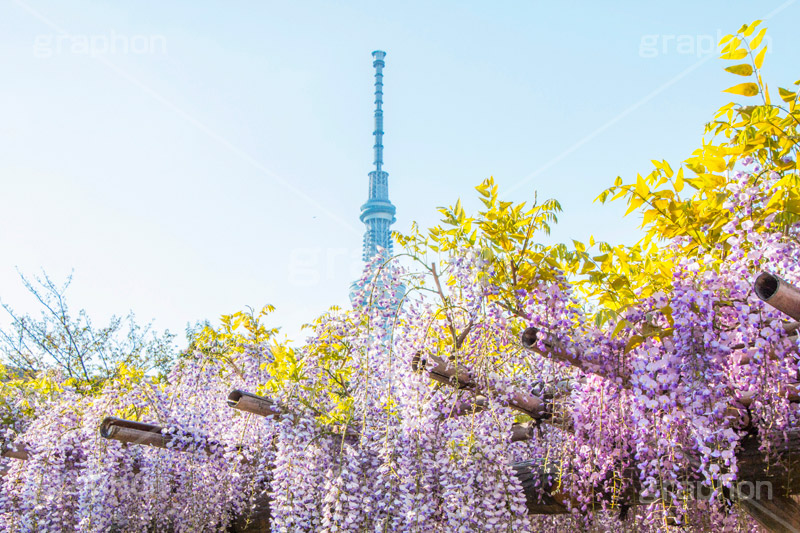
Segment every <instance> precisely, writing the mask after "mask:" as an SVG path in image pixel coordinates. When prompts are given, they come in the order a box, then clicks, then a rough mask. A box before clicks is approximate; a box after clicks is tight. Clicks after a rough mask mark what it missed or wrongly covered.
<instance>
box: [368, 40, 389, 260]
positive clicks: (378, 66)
mask: <svg viewBox="0 0 800 533" xmlns="http://www.w3.org/2000/svg"><path fill="white" fill-rule="evenodd" d="M372 57H373V61H372V66H373V67H375V130H374V131H373V132H372V134H373V135H374V136H375V145H374V149H375V160H374V165H375V170H373V171H372V172H370V173H369V196H368V199H367V202H366V203H365V204H364V205H362V206H361V216H360V217H359V218H360V219H361V221H362V222H363V223H364V225H365V226H366V231H365V232H364V255H363V258H364V261H369V260H370V259H371V258H372V257H374V256H375V254H377V253H378V247H381V248H383V249H384V250H385V251H386V252H387V253H389V254H391V253H392V234H391V230H390V226H391V225H392V224H393V223H394V222H395V220H396V219H395V212H396V209H395V206H394V205H393V204H392V202H391V201H389V173H388V172H386V171H384V170H383V68H384V67H385V66H386V63H385V62H384V58H385V57H386V52H384V51H383V50H375V51H374V52H372Z"/></svg>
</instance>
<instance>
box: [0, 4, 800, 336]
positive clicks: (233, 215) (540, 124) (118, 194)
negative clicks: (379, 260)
mask: <svg viewBox="0 0 800 533" xmlns="http://www.w3.org/2000/svg"><path fill="white" fill-rule="evenodd" d="M798 15H800V2H795V0H789V1H774V0H765V1H762V2H752V1H748V2H743V1H731V0H726V1H710V2H688V1H670V2H642V1H630V2H595V1H585V2H552V1H551V2H537V1H525V2H523V1H517V2H511V1H509V2H467V1H463V0H460V1H452V2H435V3H434V2H422V1H421V2H413V1H412V2H402V3H401V2H396V3H383V2H376V1H370V2H322V1H319V2H308V1H295V2H271V1H270V2H256V1H251V2H222V1H219V2H206V1H199V0H195V1H191V2H190V1H172V2H163V1H143V0H137V1H121V2H119V1H116V2H112V1H106V2H97V1H92V2H89V1H80V0H74V1H70V2H63V1H55V0H50V1H45V0H0V68H2V70H3V73H2V77H1V78H0V79H2V81H0V298H2V300H3V301H4V302H7V303H9V304H11V305H12V306H14V307H17V308H20V309H22V310H27V309H30V308H32V307H33V306H32V302H31V301H30V298H29V297H28V296H27V295H26V293H25V292H24V290H23V289H22V287H21V284H20V282H19V279H18V276H17V273H16V268H19V269H20V270H21V271H22V272H23V273H26V274H35V273H37V272H39V271H40V270H41V269H44V270H46V271H47V272H48V273H49V274H50V275H51V277H53V278H55V279H56V280H61V279H64V277H65V276H66V275H67V274H68V273H69V272H70V271H71V270H72V269H74V271H75V276H74V282H73V285H72V287H71V289H70V292H69V294H70V300H71V304H72V305H73V306H74V307H75V308H76V309H77V308H81V307H83V308H86V309H87V311H88V312H89V313H90V315H92V316H96V317H98V319H99V320H102V319H103V318H104V317H107V316H108V315H109V314H111V313H117V314H125V313H126V312H127V311H128V310H133V311H134V312H135V313H136V315H137V317H138V318H139V319H140V320H141V321H143V322H145V321H147V320H150V319H154V321H155V326H156V327H157V328H160V329H165V328H169V329H170V330H172V331H174V332H178V333H181V332H182V331H183V329H184V328H185V326H186V325H187V323H194V322H196V321H198V320H204V319H210V320H212V321H215V320H216V319H217V317H218V316H219V315H221V314H223V313H230V312H234V311H236V310H239V309H242V308H243V307H245V306H247V305H250V306H254V307H260V306H262V305H264V304H266V303H272V304H274V305H276V306H277V307H278V311H277V313H276V315H275V319H274V322H273V324H274V325H280V326H283V327H284V332H285V333H287V334H289V336H290V337H291V338H294V339H298V338H299V333H298V332H299V326H300V324H302V323H303V322H306V321H309V320H311V319H312V318H313V317H314V316H316V315H318V314H319V313H320V312H322V311H324V310H325V309H326V308H327V307H328V306H329V305H332V304H339V305H346V304H347V301H348V300H347V292H348V287H349V284H350V282H351V281H352V280H353V279H355V278H356V277H357V276H358V274H359V269H360V266H361V261H360V254H361V237H362V233H363V226H362V225H361V223H360V222H359V220H358V215H359V206H360V205H361V204H362V203H363V202H364V201H365V200H366V198H367V173H368V172H369V171H370V170H371V162H372V144H373V141H372V136H371V135H372V129H373V127H372V111H373V103H372V102H373V98H372V91H373V86H372V83H373V77H372V76H373V68H372V58H371V55H370V53H371V52H372V51H373V50H375V49H382V50H385V51H386V52H387V57H386V68H385V70H384V74H385V78H384V82H385V86H384V102H385V105H384V109H385V131H386V135H385V138H384V144H385V154H384V158H385V163H386V167H385V168H386V170H388V172H389V187H390V197H391V199H392V201H393V202H394V204H395V205H396V206H397V210H398V215H397V224H396V225H395V226H394V229H397V230H399V231H405V230H407V229H408V228H409V226H410V224H411V222H412V221H414V220H416V221H418V222H419V223H420V224H421V225H423V226H429V225H431V224H433V223H435V222H436V221H437V220H438V217H437V212H436V207H437V206H442V205H449V204H452V203H454V202H455V200H456V199H458V198H461V199H462V200H463V201H464V203H465V206H466V207H467V209H468V210H469V209H472V208H477V206H478V202H477V201H476V199H475V194H474V191H473V187H474V186H476V185H478V184H479V183H480V182H481V180H483V179H484V178H486V177H489V176H494V177H495V179H496V180H497V181H498V182H499V184H500V186H501V190H503V191H504V194H505V196H506V198H507V199H510V200H515V201H523V200H530V199H531V198H532V197H533V193H534V190H537V191H538V194H539V197H540V198H549V197H556V198H558V199H559V200H560V201H561V202H562V205H563V207H564V213H563V214H562V216H561V223H560V224H559V226H558V228H557V230H556V232H555V234H554V236H553V238H554V239H557V240H562V241H567V242H569V241H568V239H570V238H573V237H574V238H578V239H587V238H588V236H589V234H594V236H595V238H597V239H603V240H608V241H612V242H632V241H634V240H635V239H636V236H637V233H636V231H637V230H636V227H637V221H636V220H635V219H632V218H631V219H625V220H623V219H622V218H621V214H622V212H623V211H624V209H622V208H621V206H620V207H617V206H600V205H599V204H592V200H593V199H594V198H595V197H596V196H597V194H598V193H599V192H600V191H601V190H602V189H604V188H605V187H607V186H609V185H610V184H611V182H612V181H613V180H614V178H615V177H616V176H617V175H622V176H623V177H624V178H626V179H630V178H631V177H632V176H635V174H636V172H643V173H644V172H648V171H649V170H650V163H649V161H650V159H654V158H658V159H662V158H664V159H667V160H669V161H671V162H672V163H673V166H674V167H675V166H677V163H678V162H679V161H680V160H682V159H684V158H685V157H686V156H688V155H689V153H690V152H691V150H693V149H694V148H695V147H696V146H698V145H699V142H700V135H701V134H702V128H703V124H704V123H705V122H706V121H708V120H709V119H711V117H712V114H713V111H714V110H715V109H716V108H717V107H719V106H720V105H722V104H724V103H726V102H728V101H729V98H728V95H725V94H722V93H721V92H720V91H721V90H722V89H724V88H726V87H728V86H730V85H734V84H735V83H739V81H740V80H739V79H736V78H735V76H732V75H730V74H727V73H725V72H723V70H722V69H723V67H724V66H726V64H724V62H722V61H720V60H718V59H716V57H717V55H716V53H715V52H714V51H713V48H714V44H715V43H716V41H717V40H718V39H719V37H720V36H722V35H724V34H726V33H729V32H734V31H735V30H736V29H737V28H738V27H739V26H740V25H741V24H743V23H747V22H750V21H752V20H753V19H756V18H767V17H769V18H768V20H766V23H765V24H766V26H768V27H769V30H768V35H769V36H770V39H771V46H772V48H771V49H772V51H771V52H770V53H769V54H768V55H767V59H766V65H765V69H764V72H765V77H766V81H768V82H772V84H773V87H775V90H773V94H777V90H776V89H777V85H782V86H789V85H790V84H791V83H792V82H793V81H794V80H795V79H797V78H798V77H800V64H799V63H800V62H799V61H798V57H800V56H799V55H798V53H797V52H798V50H800V34H798V32H797V31H796V21H797V19H798ZM5 323H6V322H5V318H2V319H0V324H5Z"/></svg>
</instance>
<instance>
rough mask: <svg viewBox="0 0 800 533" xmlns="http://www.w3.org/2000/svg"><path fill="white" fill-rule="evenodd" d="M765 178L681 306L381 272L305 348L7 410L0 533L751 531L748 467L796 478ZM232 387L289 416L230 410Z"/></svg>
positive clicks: (742, 197)
mask: <svg viewBox="0 0 800 533" xmlns="http://www.w3.org/2000/svg"><path fill="white" fill-rule="evenodd" d="M764 179H765V180H766V181H765V182H762V184H761V185H760V186H759V187H753V186H752V185H751V184H752V179H751V174H748V173H738V174H736V176H735V177H734V179H732V180H731V182H730V185H729V191H728V192H729V201H728V203H727V204H726V208H728V209H729V210H730V212H731V213H732V216H733V218H732V219H731V221H730V223H729V224H728V225H727V226H726V227H725V228H724V231H725V233H726V235H727V237H726V238H727V241H726V243H719V244H718V246H717V248H714V249H711V250H709V251H708V253H707V254H706V255H701V256H698V257H686V256H684V255H682V254H681V253H680V252H679V250H680V248H679V245H680V244H681V243H680V242H673V243H667V244H666V245H665V247H664V250H666V251H669V250H670V249H673V250H674V254H672V256H671V257H672V259H673V262H674V268H673V280H672V287H671V290H669V291H665V292H660V293H657V294H655V295H654V296H651V297H648V298H643V299H641V301H640V302H639V303H638V305H636V306H633V307H630V308H628V309H626V310H624V311H622V312H621V313H620V315H619V318H618V319H617V321H615V322H612V323H610V324H606V325H603V326H597V325H596V324H595V322H594V321H593V320H591V316H590V311H591V302H586V301H582V300H581V298H580V296H579V293H578V291H577V290H575V289H573V288H572V287H570V285H569V282H568V280H567V279H566V278H564V277H558V276H556V277H555V281H552V279H553V278H552V277H551V281H542V282H541V283H532V285H531V287H529V288H528V289H526V290H520V291H517V293H516V295H515V296H516V297H517V299H518V301H519V302H521V305H522V309H523V310H522V312H511V311H509V310H508V308H507V307H506V306H503V305H501V303H500V302H499V300H498V298H497V294H498V287H496V286H493V285H491V284H487V282H486V280H487V279H488V278H489V277H490V276H491V274H492V272H491V268H492V267H491V264H490V262H488V261H487V260H486V259H484V258H483V256H482V254H480V253H479V251H476V250H473V249H464V250H458V251H455V252H453V253H451V254H450V255H449V256H447V257H443V258H440V259H438V260H437V261H436V262H435V265H434V267H432V268H431V267H430V265H427V264H425V265H424V268H421V269H415V267H414V264H412V265H408V266H405V267H404V266H401V265H400V264H398V262H397V261H396V260H392V259H391V258H387V257H385V256H383V255H378V256H377V257H376V258H375V259H374V260H373V262H372V263H371V264H370V265H369V266H368V268H367V269H366V270H365V274H364V276H363V278H362V279H361V280H360V282H359V283H358V284H357V289H356V290H355V292H354V298H355V300H354V301H355V305H354V309H353V310H352V311H349V312H332V313H330V314H329V315H326V316H325V317H323V318H321V319H320V320H318V321H317V322H316V323H315V325H314V327H313V331H312V333H311V336H310V337H309V339H308V340H307V342H306V344H305V345H304V346H303V347H300V348H296V349H291V348H287V347H284V346H278V345H276V344H274V343H272V344H270V343H266V344H260V345H252V344H251V345H246V346H240V347H238V348H237V349H236V350H227V351H226V349H224V347H222V346H217V347H214V348H213V349H208V347H206V349H202V350H199V351H197V352H195V353H193V354H190V355H187V356H185V357H183V358H182V359H181V360H180V362H179V363H178V364H177V366H176V367H175V368H174V370H173V371H172V373H171V374H170V375H169V376H168V378H167V379H166V380H165V381H159V382H154V381H151V380H148V379H147V378H146V377H142V378H141V379H139V380H129V381H115V382H109V383H108V384H107V385H106V386H105V388H104V389H103V390H102V392H101V393H99V394H98V395H96V396H82V395H78V394H77V393H73V392H69V391H66V390H65V391H64V392H62V393H61V394H59V395H42V397H41V398H40V399H39V400H36V401H38V402H39V404H37V405H36V406H35V408H34V409H33V410H32V411H31V412H32V413H33V414H32V415H28V419H26V420H24V421H20V420H18V419H20V418H21V417H23V415H22V414H20V413H22V412H23V411H22V410H19V409H18V410H16V411H14V412H13V413H9V416H11V417H12V418H15V420H16V421H15V422H14V424H15V425H14V428H17V429H15V430H9V431H6V433H5V434H4V435H5V437H4V439H5V444H6V446H5V447H6V448H8V447H10V446H11V445H12V444H13V445H16V446H17V447H24V448H25V450H26V451H27V455H28V457H27V459H26V460H24V461H21V460H18V459H11V458H6V459H3V466H5V467H7V468H8V470H7V471H6V472H5V474H4V476H3V479H2V483H3V490H2V492H1V493H0V528H2V529H3V530H5V531H63V530H65V529H70V530H76V531H109V530H118V531H154V530H155V531H167V530H170V531H173V530H174V531H225V530H233V529H234V528H235V530H236V531H248V527H249V528H251V529H249V530H250V531H255V530H257V529H252V528H254V527H256V526H255V525H254V524H255V522H254V521H253V520H249V519H248V517H252V516H255V515H257V514H258V511H259V510H263V508H265V507H269V511H270V527H271V530H272V531H280V532H301V531H325V532H333V531H354V532H355V531H418V532H430V531H442V532H444V531H465V532H467V531H475V532H495V531H496V532H510V531H514V532H515V533H516V532H522V531H552V532H556V531H567V530H577V529H580V528H586V529H587V530H597V531H605V530H610V529H612V528H613V529H615V530H619V531H626V530H628V531H657V530H662V529H663V528H664V527H666V525H668V524H674V525H681V526H683V527H685V528H687V529H690V530H697V531H706V530H730V531H751V530H755V523H754V522H753V521H752V520H751V519H750V518H748V517H747V515H746V514H744V513H743V512H741V507H740V506H739V505H738V504H737V503H736V498H735V497H732V496H731V494H732V490H733V489H734V488H735V487H736V485H737V482H738V480H739V466H740V465H739V461H738V459H737V450H738V449H739V447H740V445H741V440H742V438H743V437H744V436H745V435H759V436H760V437H761V440H760V446H761V453H762V454H763V457H764V460H765V461H769V462H770V464H772V465H773V467H774V468H776V469H778V468H781V461H782V457H781V454H780V453H778V452H777V451H776V450H777V449H779V448H780V443H781V439H782V438H783V435H785V434H786V432H788V431H789V430H791V429H792V428H794V427H795V425H796V422H797V407H796V405H797V404H796V403H794V402H793V399H794V398H793V396H792V394H791V393H790V392H789V391H791V390H792V389H791V387H792V385H793V384H794V383H795V382H797V380H798V379H797V378H798V376H797V360H798V355H797V354H798V346H799V345H800V344H799V343H798V339H797V337H796V336H794V337H791V336H789V335H787V332H786V328H785V327H784V325H785V324H786V320H787V317H786V316H784V315H783V314H782V313H781V312H779V311H777V310H775V309H773V308H771V307H769V306H766V305H765V304H764V303H763V302H762V301H761V300H760V299H759V298H758V296H757V295H756V294H754V292H753V288H752V287H753V280H754V278H755V276H756V275H757V274H758V273H759V272H761V271H763V270H769V271H770V272H772V273H774V274H776V275H777V276H779V277H781V278H782V279H784V280H786V281H787V282H789V283H792V284H795V285H800V241H798V235H799V234H800V229H798V228H791V229H790V230H789V231H788V232H772V231H770V229H769V227H768V224H769V222H770V221H769V220H767V221H765V224H766V226H763V227H756V226H755V225H754V224H753V222H752V221H751V217H750V215H751V214H752V213H753V210H757V209H759V208H760V206H763V205H764V204H765V203H766V202H768V201H769V198H768V187H769V180H774V179H777V178H776V177H775V176H766V177H765V178H764ZM531 327H535V328H537V331H539V332H542V334H541V335H540V336H539V337H537V339H536V340H535V343H534V346H533V347H532V349H523V346H522V344H521V343H520V335H521V333H522V332H523V331H524V330H526V328H531ZM278 350H282V351H284V352H285V351H286V350H290V351H291V352H292V353H293V354H294V360H296V363H292V364H293V365H294V366H291V370H290V371H289V370H285V368H289V367H287V366H285V365H284V366H281V365H280V364H278V363H280V362H281V361H282V359H280V358H276V357H274V356H273V352H275V353H277V351H278ZM542 354H544V355H542ZM548 354H549V355H548ZM281 364H283V363H281ZM281 369H284V370H281ZM453 369H455V370H453ZM451 370H452V373H451V374H446V373H447V372H450V371H451ZM445 374H446V375H445ZM443 376H444V377H443ZM432 377H433V378H434V379H431V378H432ZM232 389H241V390H245V391H250V392H254V393H258V394H262V395H265V396H269V397H270V398H271V399H272V400H274V401H275V402H276V405H278V406H279V414H275V415H272V416H269V417H266V418H262V417H258V416H255V415H252V414H247V413H243V412H240V411H235V410H233V409H230V408H229V407H227V406H226V404H225V398H226V397H227V395H228V393H229V392H230V391H231V390H232ZM19 401H20V402H22V401H25V402H30V401H31V400H30V398H25V399H23V398H20V400H19ZM12 403H13V402H12ZM25 412H28V411H25ZM106 416H115V417H119V418H123V419H133V420H141V421H145V422H149V423H153V424H157V425H158V426H159V427H161V428H163V430H162V434H163V435H167V436H168V444H167V448H166V449H161V448H155V447H151V446H138V445H136V444H135V443H131V444H123V443H121V442H117V441H115V440H109V439H104V438H102V437H100V436H99V434H98V425H99V423H100V421H101V420H102V419H103V418H104V417H106ZM515 423H516V424H518V425H519V424H522V425H523V426H524V428H526V429H525V431H527V433H525V435H524V436H523V437H522V438H514V439H512V434H515V431H516V430H517V429H519V428H520V427H522V426H514V424H515ZM515 428H516V429H515ZM520 465H523V466H520ZM523 471H524V472H526V474H525V475H520V472H523ZM537 512H543V513H544V514H552V516H537V515H536V514H535V513H537ZM248 520H249V521H248Z"/></svg>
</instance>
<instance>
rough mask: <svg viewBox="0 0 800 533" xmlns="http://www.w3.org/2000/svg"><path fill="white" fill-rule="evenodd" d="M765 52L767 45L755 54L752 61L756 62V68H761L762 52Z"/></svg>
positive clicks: (762, 62)
mask: <svg viewBox="0 0 800 533" xmlns="http://www.w3.org/2000/svg"><path fill="white" fill-rule="evenodd" d="M766 53H767V47H766V46H765V47H764V48H762V49H761V51H760V52H759V53H758V55H756V58H755V60H754V61H753V62H754V63H755V64H756V68H757V69H759V70H761V65H763V64H764V54H766Z"/></svg>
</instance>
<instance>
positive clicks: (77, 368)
mask: <svg viewBox="0 0 800 533" xmlns="http://www.w3.org/2000/svg"><path fill="white" fill-rule="evenodd" d="M20 278H21V279H22V283H23V285H24V286H25V288H26V289H27V290H28V293H29V294H30V295H31V296H33V297H34V299H35V300H36V302H37V303H38V305H39V307H40V313H39V315H38V316H37V315H32V314H21V313H18V312H17V311H15V310H14V309H13V308H12V307H11V306H10V305H9V304H7V303H3V304H2V306H3V309H5V311H6V313H7V314H8V316H9V317H10V319H11V324H10V326H9V327H8V328H7V329H4V330H0V353H2V355H3V356H4V359H5V362H6V364H7V366H8V367H9V369H10V371H11V372H13V373H16V374H17V375H18V376H19V377H27V378H33V377H34V376H36V375H37V374H39V373H40V372H42V371H46V370H58V371H60V372H61V373H62V374H63V375H64V377H65V378H68V379H72V380H74V382H75V383H76V384H82V386H89V387H90V388H92V387H95V386H97V384H98V383H100V382H102V381H103V380H106V379H113V378H115V377H117V376H118V375H119V372H120V368H121V367H122V366H126V367H131V368H138V369H141V370H143V371H146V372H152V371H159V372H162V373H163V372H165V371H166V370H167V369H168V368H169V366H170V364H171V363H172V360H173V354H174V346H173V339H174V337H175V336H174V335H173V334H171V333H170V332H169V331H165V332H164V333H161V334H159V333H157V332H154V331H152V329H151V326H150V324H147V325H145V326H141V325H139V324H137V323H136V321H135V317H134V315H133V313H129V314H128V315H127V316H126V317H124V318H123V317H119V316H112V317H111V318H110V319H109V322H108V324H107V325H104V326H100V327H98V326H96V325H95V324H93V322H92V320H91V318H90V317H89V315H88V314H87V312H86V311H85V310H84V309H81V310H79V311H78V312H77V314H75V313H74V312H73V311H72V310H70V308H69V305H68V302H67V298H66V292H67V289H68V287H69V285H70V283H71V282H72V276H71V275H70V276H69V277H68V278H67V280H66V281H65V282H64V283H63V284H61V285H57V284H56V283H55V282H53V280H52V279H50V277H49V276H48V275H47V274H46V273H43V274H42V276H36V277H34V278H33V280H30V279H29V278H27V277H25V276H24V275H22V274H20Z"/></svg>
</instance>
